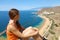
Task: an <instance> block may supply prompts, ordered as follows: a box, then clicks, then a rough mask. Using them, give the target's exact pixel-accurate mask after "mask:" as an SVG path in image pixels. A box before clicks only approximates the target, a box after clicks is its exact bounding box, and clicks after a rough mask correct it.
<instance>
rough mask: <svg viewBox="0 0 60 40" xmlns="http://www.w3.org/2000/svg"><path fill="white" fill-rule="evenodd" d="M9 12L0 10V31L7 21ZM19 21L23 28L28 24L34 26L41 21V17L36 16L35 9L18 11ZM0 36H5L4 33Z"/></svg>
mask: <svg viewBox="0 0 60 40" xmlns="http://www.w3.org/2000/svg"><path fill="white" fill-rule="evenodd" d="M8 13H9V12H8V11H0V32H2V31H4V30H5V29H6V27H7V24H8V23H9V14H8ZM19 15H20V16H19V23H20V24H21V26H23V27H24V28H27V27H29V26H32V27H36V26H38V25H40V23H42V21H43V19H42V18H40V17H38V14H37V11H31V10H28V11H27V10H26V11H20V13H19ZM2 36H4V37H5V36H6V34H5V33H4V34H3V35H2Z"/></svg>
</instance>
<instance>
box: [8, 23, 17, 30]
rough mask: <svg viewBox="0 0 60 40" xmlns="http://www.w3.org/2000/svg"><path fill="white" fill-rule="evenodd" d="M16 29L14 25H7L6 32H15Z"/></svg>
mask: <svg viewBox="0 0 60 40" xmlns="http://www.w3.org/2000/svg"><path fill="white" fill-rule="evenodd" d="M15 29H16V28H15V25H14V24H9V25H8V26H7V30H8V31H11V30H15Z"/></svg>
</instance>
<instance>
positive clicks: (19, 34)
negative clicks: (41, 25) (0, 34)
mask: <svg viewBox="0 0 60 40" xmlns="http://www.w3.org/2000/svg"><path fill="white" fill-rule="evenodd" d="M10 31H11V32H12V33H14V34H15V35H16V36H18V37H20V38H26V37H31V36H32V34H30V35H24V34H23V33H21V32H20V31H19V30H17V29H16V28H15V27H13V26H11V28H10Z"/></svg>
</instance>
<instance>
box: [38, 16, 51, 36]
mask: <svg viewBox="0 0 60 40" xmlns="http://www.w3.org/2000/svg"><path fill="white" fill-rule="evenodd" d="M38 16H39V17H41V18H43V19H44V22H43V24H42V25H41V26H40V27H39V34H40V35H41V36H43V35H44V32H45V31H46V30H47V27H48V26H49V24H50V20H49V18H47V17H46V16H44V15H38Z"/></svg>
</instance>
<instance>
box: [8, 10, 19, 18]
mask: <svg viewBox="0 0 60 40" xmlns="http://www.w3.org/2000/svg"><path fill="white" fill-rule="evenodd" d="M17 15H19V11H18V10H17V9H11V10H10V11H9V17H10V19H14V17H15V16H17Z"/></svg>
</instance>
